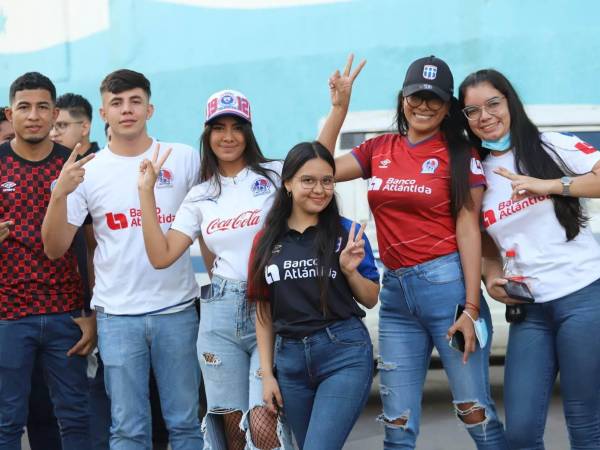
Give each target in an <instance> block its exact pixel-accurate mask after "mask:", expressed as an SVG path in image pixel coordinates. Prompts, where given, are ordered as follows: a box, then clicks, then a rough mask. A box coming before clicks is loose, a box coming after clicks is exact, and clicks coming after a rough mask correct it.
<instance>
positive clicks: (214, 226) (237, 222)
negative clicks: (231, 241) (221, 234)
mask: <svg viewBox="0 0 600 450" xmlns="http://www.w3.org/2000/svg"><path fill="white" fill-rule="evenodd" d="M261 211H262V210H261V209H253V210H251V211H244V212H243V213H241V214H240V215H238V216H237V217H231V218H229V219H214V220H211V221H210V223H209V224H208V227H207V228H206V234H213V233H215V232H217V231H228V230H235V229H238V228H244V227H253V226H255V225H259V224H260V213H261Z"/></svg>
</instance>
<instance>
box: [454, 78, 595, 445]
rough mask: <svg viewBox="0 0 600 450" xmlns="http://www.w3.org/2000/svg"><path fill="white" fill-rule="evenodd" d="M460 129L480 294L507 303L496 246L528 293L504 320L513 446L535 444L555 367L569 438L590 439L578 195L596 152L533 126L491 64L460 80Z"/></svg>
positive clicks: (590, 285) (590, 175)
mask: <svg viewBox="0 0 600 450" xmlns="http://www.w3.org/2000/svg"><path fill="white" fill-rule="evenodd" d="M460 102H461V106H462V107H463V112H464V114H465V116H466V117H467V119H468V120H469V126H470V130H469V134H470V137H471V138H472V141H473V142H474V143H475V144H476V145H477V146H478V147H479V149H480V152H481V156H482V159H483V168H484V171H485V176H486V179H487V183H488V189H487V191H486V193H485V195H484V197H483V217H484V227H485V232H484V233H483V239H482V243H483V261H484V265H483V276H484V279H485V283H486V286H487V290H488V292H489V294H490V295H491V296H492V297H493V298H495V299H496V300H498V301H500V302H503V303H507V304H510V303H514V302H513V300H512V299H510V298H509V297H508V296H507V294H506V291H505V290H504V288H503V285H505V284H506V282H507V281H506V279H504V278H503V270H502V261H501V257H500V255H502V254H505V252H506V251H507V250H509V249H513V248H516V262H517V264H518V267H519V271H520V272H521V275H522V276H524V277H525V279H526V280H527V281H528V283H529V287H530V289H531V291H532V294H533V297H534V298H535V303H533V304H525V305H524V311H525V317H524V318H523V320H522V321H521V322H519V323H512V324H511V325H510V332H509V341H508V349H507V354H506V368H505V377H504V400H505V407H506V431H507V437H508V439H509V442H510V444H511V448H514V449H517V448H518V449H522V448H527V449H543V448H544V442H543V435H544V426H545V421H546V420H545V419H546V415H547V412H548V403H549V400H550V397H551V395H552V387H553V384H554V381H555V379H556V376H557V373H558V372H559V371H560V384H561V394H562V397H563V405H564V412H565V417H566V422H567V427H568V429H569V438H570V441H571V448H574V449H583V448H586V449H591V448H594V449H599V448H600V352H598V348H597V347H598V342H600V326H599V325H600V245H598V243H597V242H596V240H595V239H594V237H593V235H592V232H591V230H590V229H589V227H586V217H585V211H584V209H583V205H582V204H581V202H580V198H582V197H600V152H597V151H596V150H595V149H594V148H593V147H592V146H591V145H589V144H587V143H585V142H582V141H581V140H579V139H578V138H577V137H575V136H572V135H565V134H561V133H540V132H539V130H538V129H537V128H536V126H535V125H534V124H533V123H532V122H531V120H530V119H529V118H528V117H527V114H526V113H525V110H524V108H523V104H522V103H521V100H520V99H519V97H518V95H517V93H516V92H515V90H514V88H513V87H512V85H511V84H510V82H509V81H508V80H507V79H506V78H505V77H504V76H503V75H502V74H501V73H499V72H497V71H495V70H491V69H489V70H480V71H478V72H475V73H472V74H471V75H469V76H468V77H467V78H466V79H465V80H464V81H463V82H462V84H461V86H460Z"/></svg>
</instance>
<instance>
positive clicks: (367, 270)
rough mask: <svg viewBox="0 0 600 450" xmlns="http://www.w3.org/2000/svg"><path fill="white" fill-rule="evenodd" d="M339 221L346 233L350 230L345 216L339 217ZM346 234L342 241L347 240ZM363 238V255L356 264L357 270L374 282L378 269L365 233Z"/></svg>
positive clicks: (377, 279)
mask: <svg viewBox="0 0 600 450" xmlns="http://www.w3.org/2000/svg"><path fill="white" fill-rule="evenodd" d="M341 223H342V227H343V228H344V230H346V233H348V232H350V227H351V226H352V221H351V220H348V219H346V218H345V217H341ZM358 226H359V224H358V223H357V224H356V229H357V230H358ZM347 237H348V236H347V235H346V236H345V237H344V242H346V240H347ZM363 239H364V240H365V257H364V258H363V260H362V261H361V263H360V264H359V265H358V272H359V273H360V274H361V275H362V276H363V277H365V278H367V279H369V280H372V281H374V282H375V283H379V271H378V270H377V265H376V264H375V256H373V249H372V248H371V243H370V242H369V239H368V238H367V235H366V234H365V235H363Z"/></svg>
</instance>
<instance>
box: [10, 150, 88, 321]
mask: <svg viewBox="0 0 600 450" xmlns="http://www.w3.org/2000/svg"><path fill="white" fill-rule="evenodd" d="M69 154H70V151H69V150H68V149H67V148H66V147H63V146H62V145H59V144H54V147H53V149H52V152H51V153H50V154H49V155H48V156H47V157H46V158H45V159H43V160H42V161H28V160H25V159H23V158H21V157H20V156H19V155H17V154H16V153H15V152H14V151H13V150H12V148H11V146H10V142H6V143H4V144H2V145H0V221H8V220H11V221H13V222H14V225H12V226H11V227H10V234H9V236H8V237H7V238H6V239H5V240H4V242H2V243H0V320H4V319H19V318H22V317H25V316H28V315H34V314H49V313H61V312H67V311H71V310H74V309H81V308H82V306H83V296H82V292H83V284H82V281H81V277H80V275H79V272H78V270H77V258H76V257H75V254H74V253H73V250H72V248H71V249H69V251H67V253H66V254H65V255H64V256H63V257H62V258H59V259H57V260H54V261H51V260H50V259H48V258H47V257H46V255H45V254H44V248H43V245H42V234H41V228H42V221H43V220H44V215H45V213H46V208H47V207H48V202H49V200H50V190H51V187H53V182H54V181H55V180H56V179H57V178H58V176H59V174H60V170H61V168H62V166H63V163H64V162H65V161H66V160H67V158H68V157H69Z"/></svg>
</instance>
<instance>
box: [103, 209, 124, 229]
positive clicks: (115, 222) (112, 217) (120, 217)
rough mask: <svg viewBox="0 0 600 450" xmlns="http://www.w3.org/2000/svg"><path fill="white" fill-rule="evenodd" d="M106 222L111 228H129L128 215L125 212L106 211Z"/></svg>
mask: <svg viewBox="0 0 600 450" xmlns="http://www.w3.org/2000/svg"><path fill="white" fill-rule="evenodd" d="M106 224H107V225H108V228H110V229H111V230H120V229H122V228H127V216H125V214H123V213H106Z"/></svg>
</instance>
